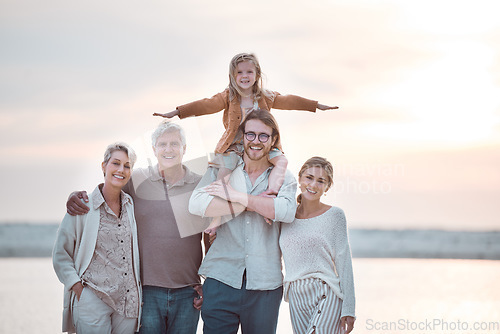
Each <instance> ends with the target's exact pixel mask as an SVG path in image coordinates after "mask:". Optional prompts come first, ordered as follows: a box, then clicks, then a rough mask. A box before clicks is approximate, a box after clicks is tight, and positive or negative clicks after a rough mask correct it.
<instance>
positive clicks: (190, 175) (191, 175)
mask: <svg viewBox="0 0 500 334" xmlns="http://www.w3.org/2000/svg"><path fill="white" fill-rule="evenodd" d="M182 167H184V170H185V171H186V174H184V182H186V183H198V182H200V180H201V177H202V176H201V175H200V174H197V173H195V172H193V171H192V170H191V169H189V167H188V166H186V165H184V164H183V165H182Z"/></svg>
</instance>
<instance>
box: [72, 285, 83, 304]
mask: <svg viewBox="0 0 500 334" xmlns="http://www.w3.org/2000/svg"><path fill="white" fill-rule="evenodd" d="M71 290H73V292H74V293H75V294H76V298H77V299H78V301H80V296H81V295H82V291H83V284H82V282H78V283H75V285H73V286H72V287H71Z"/></svg>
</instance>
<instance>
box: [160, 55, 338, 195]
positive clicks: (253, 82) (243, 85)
mask: <svg viewBox="0 0 500 334" xmlns="http://www.w3.org/2000/svg"><path fill="white" fill-rule="evenodd" d="M254 108H255V109H257V108H260V109H265V110H269V111H270V110H271V108H275V109H284V110H307V111H311V112H315V111H316V109H320V110H329V109H337V108H338V107H336V106H335V107H330V106H326V105H323V104H320V103H318V102H317V101H313V100H309V99H305V98H303V97H300V96H296V95H280V94H279V93H277V92H274V91H270V90H267V89H263V88H262V72H261V68H260V65H259V61H258V60H257V57H256V56H255V55H254V54H252V53H240V54H237V55H236V56H234V57H233V59H232V60H231V62H230V64H229V86H228V88H227V89H225V90H224V91H223V92H221V93H218V94H216V95H214V96H212V97H211V98H207V99H202V100H198V101H194V102H191V103H188V104H185V105H181V106H179V107H177V108H176V109H175V110H174V111H171V112H168V113H165V114H160V113H154V114H153V115H154V116H162V117H166V118H172V117H175V116H178V117H179V118H181V119H182V118H186V117H190V116H201V115H208V114H213V113H217V112H219V111H221V110H224V116H223V123H224V127H225V129H226V130H225V132H224V134H223V135H222V138H221V139H220V140H219V143H218V144H217V147H216V148H215V155H216V158H215V160H214V162H213V165H215V166H216V167H218V168H219V172H218V178H219V179H220V178H223V177H225V176H226V175H228V174H229V173H230V172H231V171H232V170H234V169H235V168H236V164H237V163H238V160H239V153H240V152H241V150H242V148H241V145H240V142H241V139H242V137H241V135H240V136H238V133H237V132H238V127H239V125H240V124H241V122H242V121H243V119H244V118H245V116H246V115H247V114H248V113H249V112H250V111H252V110H253V109H254ZM269 162H270V163H271V164H273V166H274V168H273V170H272V171H271V174H270V176H269V187H268V190H267V191H266V192H265V193H263V194H264V195H273V194H277V193H278V190H279V189H280V187H281V185H282V184H283V180H284V175H285V171H286V167H287V165H288V160H287V159H286V157H285V156H284V155H283V153H282V151H281V147H280V150H274V151H272V152H270V154H269Z"/></svg>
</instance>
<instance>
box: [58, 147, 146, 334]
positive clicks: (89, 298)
mask: <svg viewBox="0 0 500 334" xmlns="http://www.w3.org/2000/svg"><path fill="white" fill-rule="evenodd" d="M135 160H136V156H135V153H134V152H133V150H132V149H131V148H130V147H128V146H127V145H126V144H124V143H115V144H111V145H109V146H108V147H107V149H106V152H105V153H104V161H103V162H102V164H101V167H102V171H103V173H104V183H103V184H100V185H98V186H97V187H96V188H95V190H94V191H93V192H92V194H91V195H90V201H89V203H86V205H87V206H88V207H89V209H90V210H89V211H88V213H86V214H84V215H80V216H71V215H69V214H66V216H65V217H64V219H63V221H62V223H61V225H60V227H59V230H58V232H57V238H56V242H55V245H54V250H53V257H52V260H53V265H54V270H55V272H56V274H57V277H58V278H59V280H60V281H61V283H63V284H64V310H63V328H62V330H63V332H69V333H78V334H87V333H99V334H101V333H104V334H105V333H109V334H111V333H123V334H126V333H130V334H132V333H134V332H136V331H137V330H138V328H139V324H138V319H139V318H140V312H141V286H140V270H139V252H138V249H139V248H138V243H137V228H136V223H135V217H134V208H133V203H132V198H131V197H130V196H129V195H127V194H125V193H124V192H123V191H122V188H123V187H124V186H125V185H126V184H127V182H128V181H129V179H130V176H131V171H132V167H133V165H134V162H135Z"/></svg>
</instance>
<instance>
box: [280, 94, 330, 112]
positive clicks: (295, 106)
mask: <svg viewBox="0 0 500 334" xmlns="http://www.w3.org/2000/svg"><path fill="white" fill-rule="evenodd" d="M275 94H276V97H275V98H274V104H273V106H272V107H273V108H275V109H284V110H307V111H311V112H315V111H316V109H320V110H330V109H338V108H339V107H337V106H333V107H330V106H327V105H324V104H320V103H319V102H318V101H314V100H309V99H306V98H303V97H300V96H297V95H280V94H279V93H275Z"/></svg>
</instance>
